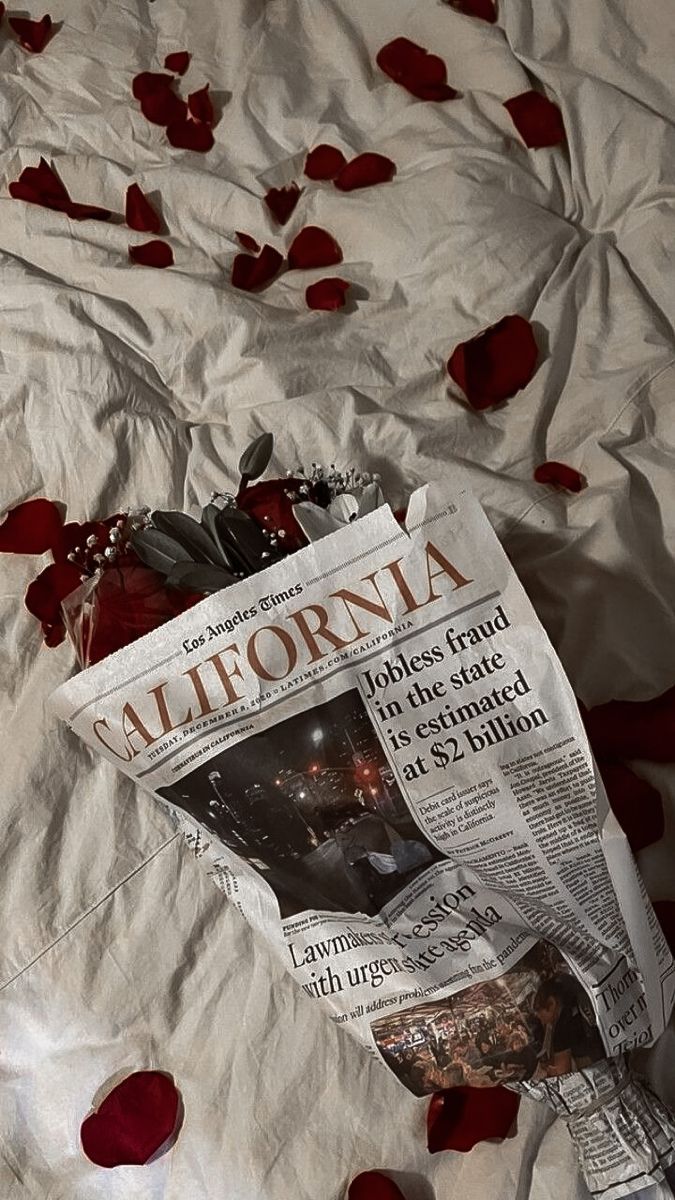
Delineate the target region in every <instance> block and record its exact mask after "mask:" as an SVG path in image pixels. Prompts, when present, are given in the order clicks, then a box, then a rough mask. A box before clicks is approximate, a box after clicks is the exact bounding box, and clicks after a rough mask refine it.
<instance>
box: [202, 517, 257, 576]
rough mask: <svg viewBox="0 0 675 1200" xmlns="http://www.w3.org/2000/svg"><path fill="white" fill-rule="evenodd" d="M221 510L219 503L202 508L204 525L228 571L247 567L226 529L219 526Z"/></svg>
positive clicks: (222, 563) (221, 561)
mask: <svg viewBox="0 0 675 1200" xmlns="http://www.w3.org/2000/svg"><path fill="white" fill-rule="evenodd" d="M221 511H222V510H221V509H220V508H218V505H217V504H207V505H205V507H204V508H203V509H202V525H203V526H204V529H205V530H206V532H207V533H208V535H209V537H210V538H211V540H212V542H213V543H214V545H215V546H217V547H218V553H219V555H220V563H221V565H222V566H224V567H226V568H227V570H228V571H239V570H242V569H245V568H246V563H245V562H243V561H242V560H241V558H240V557H239V555H238V554H237V552H236V550H235V548H234V546H233V545H232V544H231V543H230V541H229V539H228V537H227V536H226V534H225V533H224V531H223V530H221V529H219V528H218V517H219V516H220V513H221Z"/></svg>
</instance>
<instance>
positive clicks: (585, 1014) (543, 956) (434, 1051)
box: [371, 942, 606, 1096]
mask: <svg viewBox="0 0 675 1200" xmlns="http://www.w3.org/2000/svg"><path fill="white" fill-rule="evenodd" d="M371 1028H372V1031H373V1035H374V1037H375V1043H376V1045H377V1048H378V1050H379V1051H380V1054H381V1055H382V1057H383V1059H384V1060H385V1062H386V1063H387V1065H388V1066H390V1067H391V1069H392V1070H393V1071H394V1072H395V1074H396V1075H397V1076H398V1078H399V1079H400V1080H401V1082H402V1083H404V1084H405V1086H406V1087H408V1088H410V1090H411V1091H413V1092H415V1094H416V1095H418V1096H422V1095H425V1094H426V1093H428V1092H436V1091H440V1090H442V1089H443V1088H450V1087H458V1086H460V1085H461V1084H468V1085H470V1086H471V1087H490V1086H492V1085H493V1084H497V1083H509V1082H511V1081H514V1082H515V1081H520V1080H523V1079H532V1080H537V1079H543V1078H546V1077H547V1076H551V1075H565V1074H567V1073H568V1072H569V1071H577V1070H580V1069H581V1068H583V1067H585V1066H589V1065H590V1064H591V1063H592V1062H595V1061H597V1060H598V1059H600V1058H604V1056H605V1053H606V1052H605V1049H604V1047H603V1044H602V1040H601V1038H600V1033H599V1031H598V1027H597V1024H596V1020H595V1015H594V1013H593V1008H592V1005H591V1001H590V998H589V996H588V993H587V992H586V990H585V989H584V988H583V987H582V985H581V984H580V983H579V981H578V980H577V979H576V977H575V976H574V975H573V974H572V972H571V970H570V968H569V966H568V965H567V963H566V961H565V960H564V959H563V958H562V956H561V955H560V954H559V952H558V951H557V950H556V949H555V947H554V946H552V945H550V944H549V943H548V942H537V944H536V945H535V946H533V947H532V949H530V950H529V951H528V952H527V953H526V954H525V955H524V956H523V958H521V959H520V960H519V961H518V963H517V964H516V965H515V966H514V967H512V968H511V969H510V970H509V971H507V972H506V973H505V974H504V975H501V976H500V977H499V978H498V979H494V980H491V981H490V982H487V983H475V984H472V985H471V986H470V987H467V988H464V989H463V990H462V991H461V992H458V993H456V994H455V995H454V996H449V997H446V998H445V999H444V1000H436V1001H432V1002H430V1003H425V1004H419V1005H417V1006H416V1007H415V1008H409V1009H407V1010H406V1011H405V1012H402V1013H396V1014H394V1015H391V1016H387V1017H381V1018H380V1019H379V1020H377V1021H375V1022H373V1024H372V1026H371Z"/></svg>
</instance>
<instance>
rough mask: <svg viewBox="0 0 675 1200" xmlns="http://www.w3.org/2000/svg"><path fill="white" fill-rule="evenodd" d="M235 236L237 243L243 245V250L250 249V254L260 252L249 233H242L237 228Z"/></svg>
mask: <svg viewBox="0 0 675 1200" xmlns="http://www.w3.org/2000/svg"><path fill="white" fill-rule="evenodd" d="M235 236H236V238H237V241H238V242H239V245H240V246H243V247H244V250H250V251H251V254H260V245H259V243H258V242H256V240H255V238H254V237H251V235H250V233H242V232H241V231H240V230H239V229H237V230H236V234H235Z"/></svg>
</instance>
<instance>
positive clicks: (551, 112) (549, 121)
mask: <svg viewBox="0 0 675 1200" xmlns="http://www.w3.org/2000/svg"><path fill="white" fill-rule="evenodd" d="M504 108H505V109H506V111H507V112H508V114H509V116H510V118H511V120H512V121H513V124H514V125H515V127H516V129H517V130H518V133H519V134H520V136H521V138H522V139H523V141H524V142H525V145H526V146H528V147H529V149H530V150H541V149H542V147H544V146H557V145H559V144H560V142H564V141H565V126H564V125H563V119H562V113H561V112H560V109H559V108H558V105H557V104H554V103H553V101H552V100H547V98H546V96H542V95H541V93H540V92H523V93H522V94H521V95H520V96H513V98H512V99H511V100H506V101H505V102H504Z"/></svg>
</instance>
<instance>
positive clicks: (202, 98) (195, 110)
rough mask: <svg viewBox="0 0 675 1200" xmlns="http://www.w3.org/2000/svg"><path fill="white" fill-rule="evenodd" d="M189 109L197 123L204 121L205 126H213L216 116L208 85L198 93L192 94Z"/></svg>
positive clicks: (189, 97)
mask: <svg viewBox="0 0 675 1200" xmlns="http://www.w3.org/2000/svg"><path fill="white" fill-rule="evenodd" d="M188 108H189V110H190V114H191V116H193V117H194V119H195V121H203V123H204V124H205V125H213V122H214V121H215V119H216V114H215V113H214V111H213V104H212V103H211V97H210V95H209V85H208V83H207V84H205V85H204V87H203V88H200V89H199V91H198V92H190V95H189V96H188Z"/></svg>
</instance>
